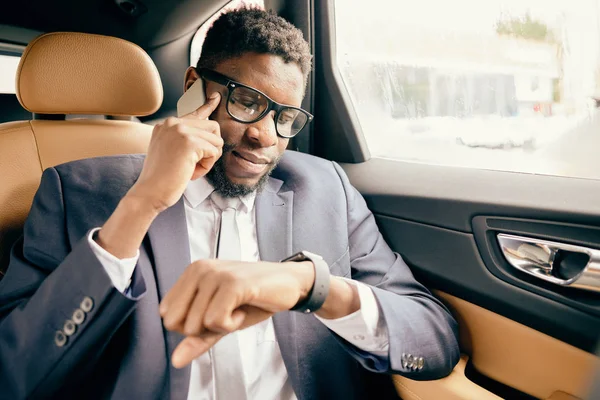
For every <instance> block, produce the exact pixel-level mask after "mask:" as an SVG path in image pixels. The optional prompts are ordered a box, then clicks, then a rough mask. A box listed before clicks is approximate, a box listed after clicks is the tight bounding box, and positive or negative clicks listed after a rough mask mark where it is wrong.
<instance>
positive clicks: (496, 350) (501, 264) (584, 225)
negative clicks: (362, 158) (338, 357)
mask: <svg viewBox="0 0 600 400" xmlns="http://www.w3.org/2000/svg"><path fill="white" fill-rule="evenodd" d="M342 166H343V168H344V169H345V171H346V172H347V173H348V175H349V178H350V180H351V182H352V183H353V184H354V185H355V186H356V187H357V188H358V189H359V191H361V192H362V194H363V195H364V197H365V199H366V201H367V203H368V205H369V207H370V209H371V210H372V211H373V213H374V214H375V218H376V220H377V223H378V225H379V228H380V230H381V232H382V234H383V236H384V237H385V239H386V240H387V242H388V243H389V245H390V246H391V247H392V248H393V249H394V250H395V251H398V252H399V253H400V254H402V256H403V257H404V259H405V261H406V262H407V263H408V264H409V265H410V266H411V269H412V270H413V272H414V274H415V275H416V277H417V278H418V279H419V280H420V281H422V282H423V283H425V284H426V285H427V286H428V287H429V288H431V289H433V291H434V293H435V294H436V295H437V296H439V297H440V298H441V299H442V300H443V301H444V302H445V303H446V304H447V305H448V307H449V309H450V310H451V311H452V312H453V315H455V317H456V318H457V320H458V321H459V326H460V335H461V338H460V343H461V351H462V352H463V354H464V355H465V357H468V358H470V360H469V362H467V360H466V358H463V359H462V360H461V364H459V365H458V366H457V367H456V368H455V371H454V372H453V374H452V375H451V376H450V377H448V378H445V379H443V380H441V381H436V382H435V383H433V382H432V383H431V385H424V384H422V383H416V382H413V381H410V380H407V379H405V378H402V377H394V379H395V383H396V386H397V388H398V391H399V393H400V394H401V395H402V396H403V397H404V398H417V397H411V396H414V395H417V396H420V398H422V399H429V398H464V399H468V398H483V399H485V398H488V397H489V398H490V399H491V398H495V397H494V396H496V394H494V393H492V392H489V391H487V390H486V389H485V388H483V387H481V386H479V385H477V384H476V383H474V382H473V379H470V377H469V376H468V375H467V376H466V377H463V375H464V370H465V368H466V369H467V370H469V369H471V370H473V371H476V372H477V374H481V375H483V376H484V377H487V378H489V379H490V380H492V381H494V382H498V383H499V384H503V385H505V386H507V388H509V389H510V388H512V389H514V390H515V393H519V394H521V393H522V396H524V397H518V398H540V399H546V398H550V397H551V396H552V395H553V394H554V393H555V392H556V393H558V392H563V393H564V394H567V395H571V396H576V397H577V398H584V397H585V394H586V390H587V388H588V387H589V384H590V379H591V378H590V375H591V374H592V373H593V370H594V365H595V364H596V363H597V362H598V359H597V357H596V356H594V355H593V354H592V353H593V352H594V350H595V346H596V343H597V340H598V335H599V332H600V314H598V305H599V304H600V303H599V301H600V296H599V294H600V293H591V292H585V291H580V290H574V289H568V288H562V287H558V286H556V285H553V284H550V283H546V282H544V281H541V280H540V279H537V278H534V277H531V276H529V275H527V274H525V273H523V272H520V271H517V270H514V268H512V267H511V266H509V265H508V263H507V261H506V259H505V258H504V256H503V255H502V253H501V252H500V246H499V244H498V242H497V239H496V235H497V234H498V233H509V234H515V235H517V234H518V235H522V236H527V237H536V238H542V239H552V240H556V241H560V242H564V243H571V244H576V245H582V246H588V247H592V248H594V247H595V248H600V240H599V239H600V236H599V234H600V230H599V229H598V227H597V226H595V225H594V224H597V223H598V217H597V216H598V215H600V210H598V205H597V204H596V202H594V201H591V200H590V199H589V197H594V196H593V194H592V193H594V191H598V188H596V187H595V186H596V185H591V183H593V181H586V180H572V181H571V183H570V187H569V189H570V190H571V192H570V193H569V195H568V196H567V195H566V194H565V195H560V194H559V195H558V196H554V197H553V198H552V199H551V200H548V201H544V199H545V198H546V197H544V196H545V195H544V194H545V193H546V192H551V191H552V187H554V188H556V186H555V184H556V182H555V179H559V180H565V181H567V180H568V179H563V178H554V177H543V178H546V179H533V178H540V177H539V176H530V175H524V174H514V173H507V172H497V171H482V170H468V169H461V168H448V167H441V166H431V165H422V164H410V163H405V162H397V161H391V160H382V159H371V160H369V161H367V162H364V163H360V164H342ZM391 177H393V178H391ZM511 182H513V184H512V186H514V187H516V188H519V187H523V188H527V189H526V190H517V191H516V192H517V193H518V194H516V195H515V194H514V193H515V192H513V194H511V195H510V196H508V195H503V194H502V193H506V192H505V191H504V190H508V188H509V187H510V186H511V184H510V183H511ZM534 182H535V183H534ZM467 183H469V184H470V186H469V187H466V186H463V189H461V185H465V184H467ZM531 185H535V186H536V187H537V189H536V190H534V189H533V187H530V186H531ZM503 189H504V190H503ZM540 193H541V194H540ZM577 193H587V196H589V197H587V198H586V199H585V200H584V199H582V201H581V202H577V204H572V203H571V202H567V201H565V199H567V198H568V197H574V196H576V194H577ZM598 225H600V224H598ZM511 269H512V270H514V272H513V271H512V270H511ZM467 367H468V368H467ZM448 380H449V381H448ZM460 382H462V384H461V383H460ZM440 385H441V386H440ZM472 385H475V386H476V388H474V387H473V386H472ZM436 388H439V390H441V391H440V392H436V390H437V389H436ZM457 388H462V389H457ZM481 390H483V392H481ZM421 391H422V392H421ZM486 392H487V393H486ZM411 393H412V395H411ZM419 393H421V394H420V395H419ZM476 393H477V395H475V394H476ZM499 393H500V395H501V396H503V397H505V398H513V397H511V395H507V394H506V392H499ZM434 394H435V395H434ZM486 396H487V397H486ZM527 396H532V397H527ZM557 396H558V394H557ZM515 398H517V397H515Z"/></svg>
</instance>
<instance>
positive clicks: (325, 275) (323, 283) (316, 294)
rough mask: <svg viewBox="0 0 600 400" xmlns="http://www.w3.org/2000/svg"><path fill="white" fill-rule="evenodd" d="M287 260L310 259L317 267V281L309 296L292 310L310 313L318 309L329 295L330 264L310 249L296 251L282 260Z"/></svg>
mask: <svg viewBox="0 0 600 400" xmlns="http://www.w3.org/2000/svg"><path fill="white" fill-rule="evenodd" d="M286 261H295V262H300V261H310V262H312V264H313V266H314V268H315V281H314V283H313V287H312V288H311V290H310V292H309V293H308V296H307V297H306V299H304V300H303V301H301V302H299V303H298V304H296V305H295V306H294V307H292V308H291V309H290V310H291V311H298V312H302V313H305V314H310V313H313V312H315V311H317V310H318V309H320V308H321V307H322V306H323V303H325V300H326V299H327V295H328V294H329V282H330V279H331V276H330V272H329V266H328V265H327V263H326V262H325V260H323V258H322V257H321V256H319V255H317V254H314V253H311V252H308V251H301V252H299V253H296V254H294V255H293V256H291V257H288V258H286V259H285V260H282V261H281V262H286Z"/></svg>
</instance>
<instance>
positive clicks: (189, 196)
mask: <svg viewBox="0 0 600 400" xmlns="http://www.w3.org/2000/svg"><path fill="white" fill-rule="evenodd" d="M214 190H215V188H214V186H213V185H212V184H211V183H210V182H209V181H208V179H206V177H204V176H203V177H200V178H198V179H196V180H195V181H190V182H189V183H188V185H187V187H186V189H185V192H183V196H184V197H185V199H186V200H187V201H188V203H189V204H190V206H192V208H196V207H198V206H199V205H200V204H201V203H203V202H204V201H205V200H206V199H208V197H209V196H210V194H211V193H212V192H214ZM255 199H256V190H255V191H254V192H252V193H250V194H247V195H246V196H243V197H240V200H241V201H242V204H243V205H244V206H245V208H246V211H247V212H250V211H252V210H253V209H254V200H255Z"/></svg>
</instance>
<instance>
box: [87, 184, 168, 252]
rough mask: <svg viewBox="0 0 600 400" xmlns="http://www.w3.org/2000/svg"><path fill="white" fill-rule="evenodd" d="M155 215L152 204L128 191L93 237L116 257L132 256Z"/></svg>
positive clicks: (156, 212) (156, 213)
mask: <svg viewBox="0 0 600 400" xmlns="http://www.w3.org/2000/svg"><path fill="white" fill-rule="evenodd" d="M157 215H158V211H156V210H155V208H154V207H153V206H152V205H150V204H148V203H147V202H146V201H144V199H142V198H139V197H136V196H133V195H130V194H129V193H128V194H127V195H125V197H123V198H122V199H121V201H120V202H119V204H118V205H117V208H116V209H115V211H114V212H113V213H112V215H111V216H110V218H109V219H108V220H107V221H106V223H105V224H104V225H103V226H102V229H100V231H98V233H97V235H94V238H93V239H94V241H95V242H96V243H98V245H100V247H102V248H103V249H104V250H106V251H108V252H109V253H110V254H112V255H114V256H115V257H117V258H120V259H123V258H130V257H134V256H135V255H136V254H137V250H138V249H139V247H140V245H141V243H142V240H143V239H144V236H145V235H146V232H147V231H148V228H149V227H150V225H151V224H152V222H153V221H154V219H155V218H156V216H157Z"/></svg>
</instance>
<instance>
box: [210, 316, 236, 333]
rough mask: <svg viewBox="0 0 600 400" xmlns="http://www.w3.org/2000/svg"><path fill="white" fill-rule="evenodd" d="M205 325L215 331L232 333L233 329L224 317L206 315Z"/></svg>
mask: <svg viewBox="0 0 600 400" xmlns="http://www.w3.org/2000/svg"><path fill="white" fill-rule="evenodd" d="M204 326H205V327H207V328H208V329H209V330H211V331H213V332H227V333H231V331H232V329H231V326H229V324H227V323H226V322H225V318H223V317H206V318H205V321H204Z"/></svg>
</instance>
